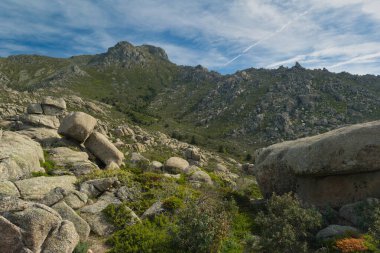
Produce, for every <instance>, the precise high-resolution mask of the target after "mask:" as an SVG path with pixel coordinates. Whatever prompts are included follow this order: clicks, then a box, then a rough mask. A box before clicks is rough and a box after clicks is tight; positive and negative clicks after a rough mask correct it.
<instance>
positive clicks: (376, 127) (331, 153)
mask: <svg viewBox="0 0 380 253" xmlns="http://www.w3.org/2000/svg"><path fill="white" fill-rule="evenodd" d="M379 154H380V121H374V122H369V123H364V124H357V125H352V126H348V127H344V128H340V129H337V130H334V131H330V132H327V133H324V134H321V135H317V136H313V137H307V138H303V139H298V140H295V141H287V142H283V143H279V144H275V145H272V146H269V147H267V148H264V149H261V150H259V151H258V152H257V153H256V164H255V169H254V174H255V176H256V178H257V181H258V183H259V186H260V189H261V190H262V193H263V194H264V196H265V197H269V196H271V194H272V193H273V192H275V193H277V194H283V193H286V192H290V191H292V192H295V193H297V194H298V195H299V197H300V198H301V199H303V200H305V201H307V202H309V203H312V204H315V205H317V206H324V205H330V206H333V207H339V206H342V205H344V204H347V203H352V202H355V201H357V200H360V199H364V198H366V197H380V188H379V187H378V183H377V182H379V180H380V155H379Z"/></svg>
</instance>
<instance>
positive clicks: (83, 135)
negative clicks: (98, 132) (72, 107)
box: [58, 112, 97, 143]
mask: <svg viewBox="0 0 380 253" xmlns="http://www.w3.org/2000/svg"><path fill="white" fill-rule="evenodd" d="M96 122H97V121H96V119H95V118H94V117H92V116H91V115H88V114H87V113H84V112H72V113H70V114H69V115H67V116H66V117H65V118H64V119H63V120H62V123H61V125H60V126H59V128H58V133H59V134H61V135H63V136H66V137H69V138H72V139H74V140H76V141H78V142H80V143H82V142H84V141H85V140H86V139H87V138H88V136H90V134H91V133H92V132H93V130H94V128H95V126H96Z"/></svg>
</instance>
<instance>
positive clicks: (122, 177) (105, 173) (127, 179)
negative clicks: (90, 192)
mask: <svg viewBox="0 0 380 253" xmlns="http://www.w3.org/2000/svg"><path fill="white" fill-rule="evenodd" d="M108 177H117V179H118V180H119V181H120V183H121V184H122V185H130V184H131V177H132V175H131V173H130V172H128V171H126V170H124V169H120V170H94V171H93V172H91V173H89V174H86V175H83V176H81V177H80V178H79V179H78V183H81V182H85V181H88V180H92V179H98V178H108Z"/></svg>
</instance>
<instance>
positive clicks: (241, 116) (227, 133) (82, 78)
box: [0, 42, 380, 154]
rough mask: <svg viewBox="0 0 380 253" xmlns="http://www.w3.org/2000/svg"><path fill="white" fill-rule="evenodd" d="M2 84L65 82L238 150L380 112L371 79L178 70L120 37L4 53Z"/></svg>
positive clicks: (133, 115) (284, 71)
mask: <svg viewBox="0 0 380 253" xmlns="http://www.w3.org/2000/svg"><path fill="white" fill-rule="evenodd" d="M0 80H1V81H0V82H1V84H3V85H7V86H9V87H11V88H13V89H17V90H20V91H24V90H28V91H34V90H38V89H41V88H44V89H54V88H57V87H65V89H69V90H72V91H74V92H78V94H79V95H80V96H82V97H86V98H90V99H96V100H98V101H101V102H105V103H108V104H110V105H113V106H114V107H115V108H116V109H117V110H119V111H121V112H123V113H124V114H126V115H127V117H129V119H130V120H131V121H134V122H135V123H137V124H143V125H145V126H147V127H151V128H153V129H159V130H160V131H163V132H166V133H167V134H169V135H172V134H173V133H175V132H178V131H179V132H182V133H184V135H185V136H184V139H186V141H188V142H190V139H191V138H192V136H194V137H195V138H196V139H197V142H198V144H199V145H203V146H207V147H209V148H213V149H218V147H220V146H221V145H225V146H226V148H227V149H228V150H229V151H230V152H235V153H236V154H242V153H243V152H244V151H245V152H248V153H252V152H253V151H254V149H255V148H257V147H262V146H265V145H267V144H272V143H276V142H279V141H282V140H291V139H295V138H299V137H304V136H309V135H314V134H318V133H322V132H326V131H329V130H332V129H334V128H337V127H340V126H344V125H346V124H352V123H358V122H365V121H369V120H375V119H378V118H379V117H380V99H379V97H380V77H377V76H372V75H366V76H357V75H351V74H348V73H340V74H335V73H330V72H328V71H327V70H325V69H323V70H307V69H304V68H303V67H302V66H301V65H299V64H296V65H295V66H294V67H292V68H285V67H279V68H278V69H274V70H265V69H253V68H252V69H247V70H243V71H238V72H236V73H235V74H230V75H221V74H219V73H217V72H214V71H208V70H207V69H205V68H203V67H202V66H196V67H188V66H177V65H175V64H173V63H171V62H170V61H169V60H168V57H167V55H166V53H165V51H164V50H162V49H160V48H157V47H153V46H148V45H143V46H137V47H135V46H133V45H131V44H130V43H128V42H120V43H118V44H116V45H115V46H114V47H111V48H110V49H109V50H108V51H107V52H106V53H103V54H99V55H94V56H91V55H86V56H75V57H71V58H68V59H55V58H49V57H42V56H26V55H23V56H10V57H7V58H2V59H0ZM222 140H223V141H222ZM237 143H239V144H237Z"/></svg>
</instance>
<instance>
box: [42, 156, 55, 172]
mask: <svg viewBox="0 0 380 253" xmlns="http://www.w3.org/2000/svg"><path fill="white" fill-rule="evenodd" d="M40 165H41V167H42V168H44V169H45V172H46V174H49V175H50V174H51V173H52V171H53V170H54V168H55V162H54V161H52V160H48V159H45V162H40Z"/></svg>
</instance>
